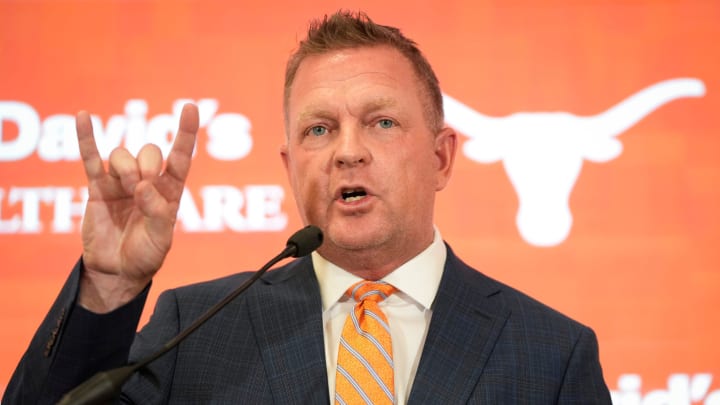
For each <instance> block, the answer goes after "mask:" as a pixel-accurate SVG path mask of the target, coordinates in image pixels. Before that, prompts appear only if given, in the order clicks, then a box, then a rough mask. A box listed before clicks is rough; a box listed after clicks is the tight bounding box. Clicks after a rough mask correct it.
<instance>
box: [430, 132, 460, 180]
mask: <svg viewBox="0 0 720 405" xmlns="http://www.w3.org/2000/svg"><path fill="white" fill-rule="evenodd" d="M456 151H457V134H456V133H455V130H454V129H452V128H450V127H445V128H443V129H442V130H440V132H439V133H438V134H437V135H436V136H435V158H436V162H437V168H436V169H437V170H436V174H435V176H436V177H435V190H437V191H440V190H442V189H444V188H445V186H447V184H448V181H450V176H451V175H452V169H453V165H454V164H455V152H456Z"/></svg>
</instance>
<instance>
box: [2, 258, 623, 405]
mask: <svg viewBox="0 0 720 405" xmlns="http://www.w3.org/2000/svg"><path fill="white" fill-rule="evenodd" d="M80 268H81V265H78V266H76V268H75V270H73V273H72V275H71V277H70V279H69V280H68V282H67V283H66V285H65V287H64V288H63V290H62V292H61V294H60V296H59V297H58V299H57V301H56V302H55V304H54V305H53V308H52V309H51V311H50V313H49V314H48V316H47V318H46V319H45V321H44V322H43V324H42V325H41V327H40V329H39V330H38V332H37V334H36V335H35V337H34V338H33V341H32V343H31V344H30V348H29V349H28V351H27V352H26V354H25V356H24V357H23V359H22V361H21V363H20V365H19V366H18V369H17V370H16V371H15V374H14V375H13V378H12V380H11V382H10V385H9V386H8V388H7V391H6V393H5V398H4V400H3V404H4V405H10V404H16V403H21V404H25V403H54V402H55V401H57V399H58V398H59V396H61V395H62V393H64V392H65V391H67V390H69V389H71V388H72V387H74V386H75V385H77V384H79V383H80V382H82V381H83V380H84V379H86V378H88V377H89V376H91V375H92V374H93V373H94V372H95V371H97V370H98V369H107V368H112V367H115V366H119V365H122V364H124V363H125V361H126V359H127V358H128V350H130V346H131V345H132V349H131V350H130V355H129V358H130V361H133V360H136V359H138V358H141V357H144V356H146V355H148V354H149V353H152V352H154V351H156V350H157V349H158V348H159V347H160V346H161V345H162V344H164V343H165V342H167V341H168V340H170V339H171V338H172V337H174V336H175V335H176V334H178V333H179V332H180V331H181V330H183V329H184V328H186V327H187V326H188V325H189V324H190V323H192V321H193V320H195V319H197V318H198V317H199V316H200V315H201V314H202V313H203V312H205V311H206V310H207V309H208V308H209V307H211V306H212V305H213V304H215V303H216V302H217V301H219V299H221V298H222V297H223V296H225V295H226V294H228V293H229V292H230V291H232V290H233V289H234V288H235V287H236V286H237V285H239V284H240V283H241V282H242V281H243V280H244V279H246V278H247V277H249V275H248V274H247V273H244V274H238V275H233V276H230V277H226V278H223V279H219V280H215V281H210V282H207V283H202V284H196V285H192V286H188V287H182V288H178V289H175V290H170V291H166V292H164V293H163V294H162V295H161V297H160V298H159V300H158V304H157V307H156V308H155V312H154V314H153V316H152V318H151V320H150V322H149V323H148V325H147V326H145V327H144V328H143V329H142V331H141V332H140V333H138V334H137V336H133V335H134V332H135V328H136V326H137V322H138V318H139V316H140V312H141V311H142V306H143V304H144V300H145V295H144V294H143V295H141V296H140V297H138V298H137V299H136V300H134V301H133V302H131V303H129V304H128V305H126V306H124V307H123V308H120V309H118V310H116V311H115V312H113V313H111V314H108V315H94V314H91V313H89V312H87V311H85V310H83V309H82V308H79V307H75V306H74V301H75V296H76V293H77V285H78V281H77V280H78V278H79V272H80V271H81V270H80ZM133 338H134V340H133ZM122 401H126V402H131V403H141V404H156V403H157V404H160V403H172V404H210V403H213V404H215V403H221V404H227V403H249V404H264V403H276V404H329V403H330V400H329V397H328V387H327V375H326V368H325V355H324V346H323V329H322V304H321V300H320V290H319V286H318V282H317V279H316V278H315V273H314V271H313V268H312V261H311V260H310V259H309V258H303V259H300V260H296V261H294V262H291V263H290V264H288V265H286V266H283V267H281V268H279V269H277V270H273V271H270V272H268V273H267V274H266V275H265V276H263V278H262V279H261V282H258V283H256V284H255V285H253V287H251V288H250V289H249V290H248V291H247V293H246V294H245V295H243V296H240V297H239V298H237V299H236V300H235V301H233V302H232V303H231V304H230V305H229V306H228V307H226V308H224V309H223V310H222V311H221V312H219V313H218V314H217V316H216V317H214V318H212V319H211V320H210V321H208V323H206V324H205V325H203V326H202V327H201V328H200V329H199V330H198V331H197V332H196V333H195V334H194V335H191V336H190V337H189V338H188V339H187V340H186V341H184V342H183V343H181V344H180V346H179V348H177V349H174V350H173V351H171V352H170V353H168V354H166V355H165V356H163V357H161V358H160V359H159V360H158V361H156V362H155V363H153V364H152V365H150V366H149V369H148V370H145V371H144V372H142V373H140V374H138V375H136V376H134V377H133V378H132V379H131V380H130V381H129V382H128V383H127V384H126V385H125V387H124V390H123V396H122ZM409 403H410V404H465V403H468V404H475V403H477V404H610V403H611V401H610V395H609V392H608V389H607V386H606V385H605V382H604V380H603V375H602V370H601V368H600V363H599V360H598V347H597V339H596V337H595V335H594V333H593V331H592V330H591V329H589V328H587V327H585V326H583V325H581V324H579V323H577V322H575V321H573V320H571V319H569V318H567V317H565V316H564V315H562V314H560V313H558V312H556V311H554V310H552V309H550V308H548V307H546V306H544V305H543V304H541V303H539V302H537V301H535V300H533V299H532V298H529V297H528V296H526V295H524V294H522V293H520V292H518V291H516V290H514V289H512V288H510V287H508V286H506V285H504V284H501V283H499V282H497V281H495V280H492V279H490V278H488V277H486V276H484V275H483V274H481V273H479V272H478V271H476V270H474V269H472V268H470V267H469V266H467V265H466V264H464V263H463V262H462V261H460V260H459V259H458V258H457V257H456V256H455V255H454V254H453V252H452V251H451V250H450V249H448V258H447V261H446V264H445V271H444V273H443V277H442V281H441V283H440V288H439V290H438V294H437V296H436V298H435V301H434V304H433V315H432V320H431V324H430V329H429V331H428V334H427V340H426V342H425V346H424V349H423V353H422V357H421V360H420V363H419V366H418V371H417V375H416V377H415V382H414V384H413V387H412V390H411V393H410V398H409Z"/></svg>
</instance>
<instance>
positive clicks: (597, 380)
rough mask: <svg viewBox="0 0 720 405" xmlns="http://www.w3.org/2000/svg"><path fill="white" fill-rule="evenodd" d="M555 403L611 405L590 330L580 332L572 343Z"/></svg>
mask: <svg viewBox="0 0 720 405" xmlns="http://www.w3.org/2000/svg"><path fill="white" fill-rule="evenodd" d="M558 403H559V404H610V403H611V401H610V396H609V392H608V388H607V386H606V385H605V380H604V378H603V373H602V369H601V367H600V360H599V358H598V342H597V338H596V336H595V333H594V332H593V331H592V329H589V328H584V329H583V330H582V331H581V333H580V337H579V338H578V339H577V341H576V343H575V346H574V348H573V351H572V354H571V356H570V360H569V362H568V366H567V369H566V370H565V377H564V379H563V384H562V386H561V387H560V395H559V398H558Z"/></svg>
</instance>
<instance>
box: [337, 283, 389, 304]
mask: <svg viewBox="0 0 720 405" xmlns="http://www.w3.org/2000/svg"><path fill="white" fill-rule="evenodd" d="M396 291H397V288H395V287H393V286H392V285H390V284H388V283H386V282H385V281H367V280H363V281H359V282H357V283H355V284H353V285H352V286H351V287H350V288H348V290H347V294H348V295H349V296H351V297H352V298H353V299H354V300H355V301H357V302H363V301H373V302H375V303H379V302H381V301H383V300H384V299H386V298H387V297H389V296H390V295H392V294H393V293H395V292H396Z"/></svg>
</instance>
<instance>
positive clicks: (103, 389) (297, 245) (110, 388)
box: [57, 225, 323, 405]
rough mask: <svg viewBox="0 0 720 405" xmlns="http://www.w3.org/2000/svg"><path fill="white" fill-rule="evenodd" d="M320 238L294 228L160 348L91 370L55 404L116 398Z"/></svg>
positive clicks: (311, 230)
mask: <svg viewBox="0 0 720 405" xmlns="http://www.w3.org/2000/svg"><path fill="white" fill-rule="evenodd" d="M322 239H323V235H322V231H321V230H320V229H319V228H317V227H316V226H314V225H308V226H306V227H305V228H302V229H301V230H299V231H297V232H295V234H293V235H292V236H291V237H290V239H288V242H287V246H285V249H283V251H282V252H280V253H279V254H278V255H277V256H275V257H273V258H272V259H270V261H269V262H267V263H266V264H265V265H264V266H263V267H262V268H261V269H260V270H258V271H256V272H255V273H254V274H253V275H252V277H250V278H249V279H247V280H245V282H244V283H242V284H241V285H240V286H239V287H237V288H236V289H235V290H233V291H232V292H231V293H230V294H228V295H227V296H226V297H225V298H223V299H222V300H221V301H220V302H218V303H217V304H215V305H213V307H212V308H210V309H209V310H208V311H207V312H205V313H204V314H203V315H202V316H201V317H200V318H198V319H197V320H195V322H193V323H192V325H190V326H188V327H187V328H186V329H185V330H183V331H182V332H180V333H179V334H178V335H177V336H175V337H174V338H173V339H171V340H170V341H169V342H167V343H165V345H164V346H163V347H162V348H161V349H160V350H158V351H157V352H155V353H153V354H151V355H150V356H147V357H145V358H144V359H141V360H140V361H138V362H136V363H132V364H128V365H126V366H123V367H118V368H114V369H112V370H108V371H101V372H99V373H97V374H95V375H94V376H92V377H91V378H90V379H88V380H87V381H85V382H84V383H82V384H80V385H79V386H77V387H76V388H75V389H73V390H72V391H70V392H68V393H67V394H65V395H64V396H63V397H62V398H61V399H60V402H58V403H57V405H98V404H105V403H108V402H110V401H112V400H113V399H115V398H117V397H118V395H119V394H120V390H121V389H122V386H123V385H124V384H125V382H126V381H127V380H128V379H129V378H130V376H131V375H133V373H135V372H136V371H137V370H139V369H141V368H143V367H145V366H147V365H148V364H150V363H152V362H153V361H155V360H156V359H158V358H159V357H160V356H162V355H164V354H165V353H167V352H169V351H170V350H172V349H173V348H174V347H175V346H177V345H178V344H180V342H182V341H183V340H185V338H187V337H188V336H189V335H190V334H191V333H193V332H195V330H196V329H197V328H199V327H200V326H202V325H203V324H204V323H205V322H206V321H207V320H208V319H210V318H211V317H213V316H214V315H215V314H216V313H217V312H218V311H220V310H221V309H222V308H223V307H225V306H226V305H227V304H229V303H230V301H232V300H234V299H235V298H236V297H237V296H238V295H240V294H242V293H243V292H244V291H245V290H247V289H248V288H249V287H250V286H251V285H252V284H253V283H255V281H257V280H258V279H259V278H260V277H261V276H262V275H263V274H265V272H266V271H268V269H270V267H272V266H273V265H274V264H276V263H277V262H279V261H280V260H283V259H285V258H288V257H291V256H292V257H301V256H306V255H308V254H310V253H311V252H312V251H314V250H315V249H317V248H318V247H320V245H321V244H322Z"/></svg>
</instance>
